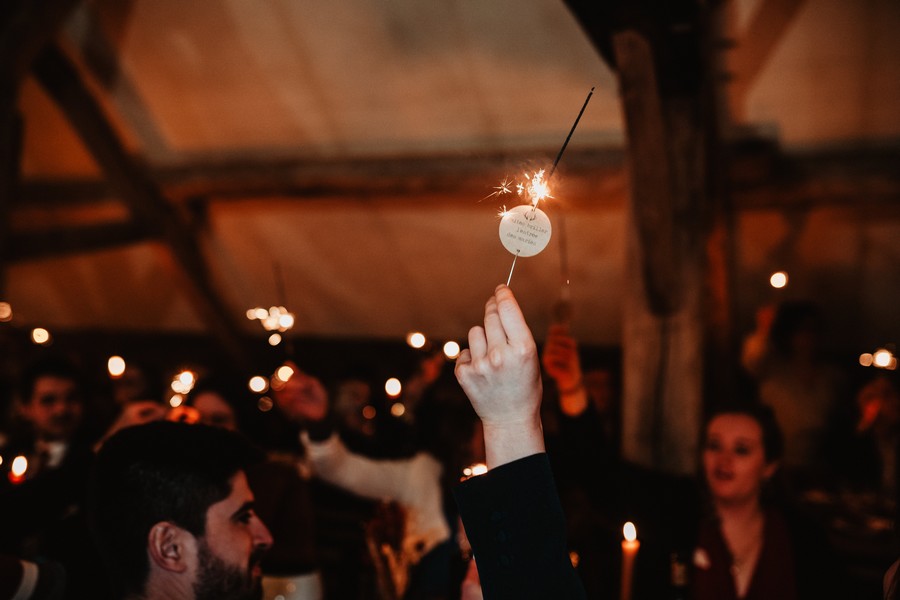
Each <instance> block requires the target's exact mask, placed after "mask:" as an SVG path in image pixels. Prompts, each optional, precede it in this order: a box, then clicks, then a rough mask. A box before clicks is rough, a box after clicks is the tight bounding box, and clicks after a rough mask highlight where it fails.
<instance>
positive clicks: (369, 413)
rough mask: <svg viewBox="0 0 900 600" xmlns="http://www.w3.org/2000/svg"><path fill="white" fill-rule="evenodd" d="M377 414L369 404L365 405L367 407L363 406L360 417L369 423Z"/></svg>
mask: <svg viewBox="0 0 900 600" xmlns="http://www.w3.org/2000/svg"><path fill="white" fill-rule="evenodd" d="M377 414H378V411H376V410H375V407H374V406H372V405H371V404H367V405H365V406H363V409H362V415H363V417H365V418H366V419H368V420H370V421H371V420H372V419H374V418H375V415H377Z"/></svg>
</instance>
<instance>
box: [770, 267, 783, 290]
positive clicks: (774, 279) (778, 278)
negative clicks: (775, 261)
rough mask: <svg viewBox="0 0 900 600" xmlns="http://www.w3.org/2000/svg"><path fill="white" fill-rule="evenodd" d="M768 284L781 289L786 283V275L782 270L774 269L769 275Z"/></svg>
mask: <svg viewBox="0 0 900 600" xmlns="http://www.w3.org/2000/svg"><path fill="white" fill-rule="evenodd" d="M769 284H770V285H771V286H772V287H773V288H775V289H781V288H783V287H784V286H786V285H787V284H788V275H787V273H785V272H784V271H776V272H775V273H772V276H771V277H769Z"/></svg>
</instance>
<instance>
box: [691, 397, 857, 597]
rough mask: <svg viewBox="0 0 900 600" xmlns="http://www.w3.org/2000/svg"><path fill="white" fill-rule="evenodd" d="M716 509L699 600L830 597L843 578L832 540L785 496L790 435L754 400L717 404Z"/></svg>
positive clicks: (696, 588)
mask: <svg viewBox="0 0 900 600" xmlns="http://www.w3.org/2000/svg"><path fill="white" fill-rule="evenodd" d="M703 436H704V437H703V450H702V469H703V480H704V483H705V487H706V491H707V493H708V499H709V503H710V509H709V514H708V516H707V517H706V518H705V519H704V520H702V521H701V523H700V526H699V530H698V532H697V540H696V547H695V549H694V553H693V560H692V562H693V568H692V573H691V577H690V593H691V597H692V598H694V599H695V600H728V599H738V598H741V599H745V600H752V599H767V600H768V599H782V598H783V599H785V600H788V599H793V598H801V599H806V598H810V599H813V598H824V597H828V595H829V594H830V593H832V594H833V593H838V592H839V590H841V588H840V587H839V585H840V584H841V580H840V578H839V576H838V573H839V571H838V568H837V563H836V561H835V559H834V557H833V555H832V554H831V553H830V551H829V546H828V542H827V538H826V537H825V535H824V532H822V531H821V530H820V529H819V528H818V527H817V526H816V525H815V524H813V523H811V522H809V521H807V520H806V519H804V518H802V517H801V516H800V515H798V514H797V513H796V512H795V511H793V510H792V509H791V507H790V506H789V505H787V504H785V503H784V502H782V501H779V499H778V497H777V496H778V494H777V490H774V489H773V488H774V485H775V484H774V481H773V479H774V477H775V476H776V474H777V472H778V469H779V467H780V460H781V457H782V455H783V447H784V440H783V437H782V434H781V431H780V429H779V427H778V423H777V421H776V419H775V415H774V413H773V411H772V409H771V408H769V407H767V406H765V405H762V404H760V403H759V402H754V401H751V400H749V399H744V400H743V401H735V402H732V403H727V404H724V405H721V406H719V407H717V408H716V409H715V410H714V411H713V412H712V413H711V415H710V416H709V418H708V419H707V421H706V425H705V427H704V434H703Z"/></svg>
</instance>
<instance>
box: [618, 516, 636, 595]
mask: <svg viewBox="0 0 900 600" xmlns="http://www.w3.org/2000/svg"><path fill="white" fill-rule="evenodd" d="M622 535H623V536H624V537H625V539H624V540H622V582H621V585H622V590H621V594H620V596H619V597H620V598H621V600H631V580H632V578H633V575H634V559H635V557H637V552H638V548H640V547H641V543H640V542H639V541H638V539H637V528H636V527H635V526H634V523H632V522H631V521H628V522H627V523H625V526H624V527H622Z"/></svg>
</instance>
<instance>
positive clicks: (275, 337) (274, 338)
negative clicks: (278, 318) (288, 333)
mask: <svg viewBox="0 0 900 600" xmlns="http://www.w3.org/2000/svg"><path fill="white" fill-rule="evenodd" d="M280 343H281V334H280V333H273V334H272V335H270V336H269V345H270V346H277V345H278V344H280Z"/></svg>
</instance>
